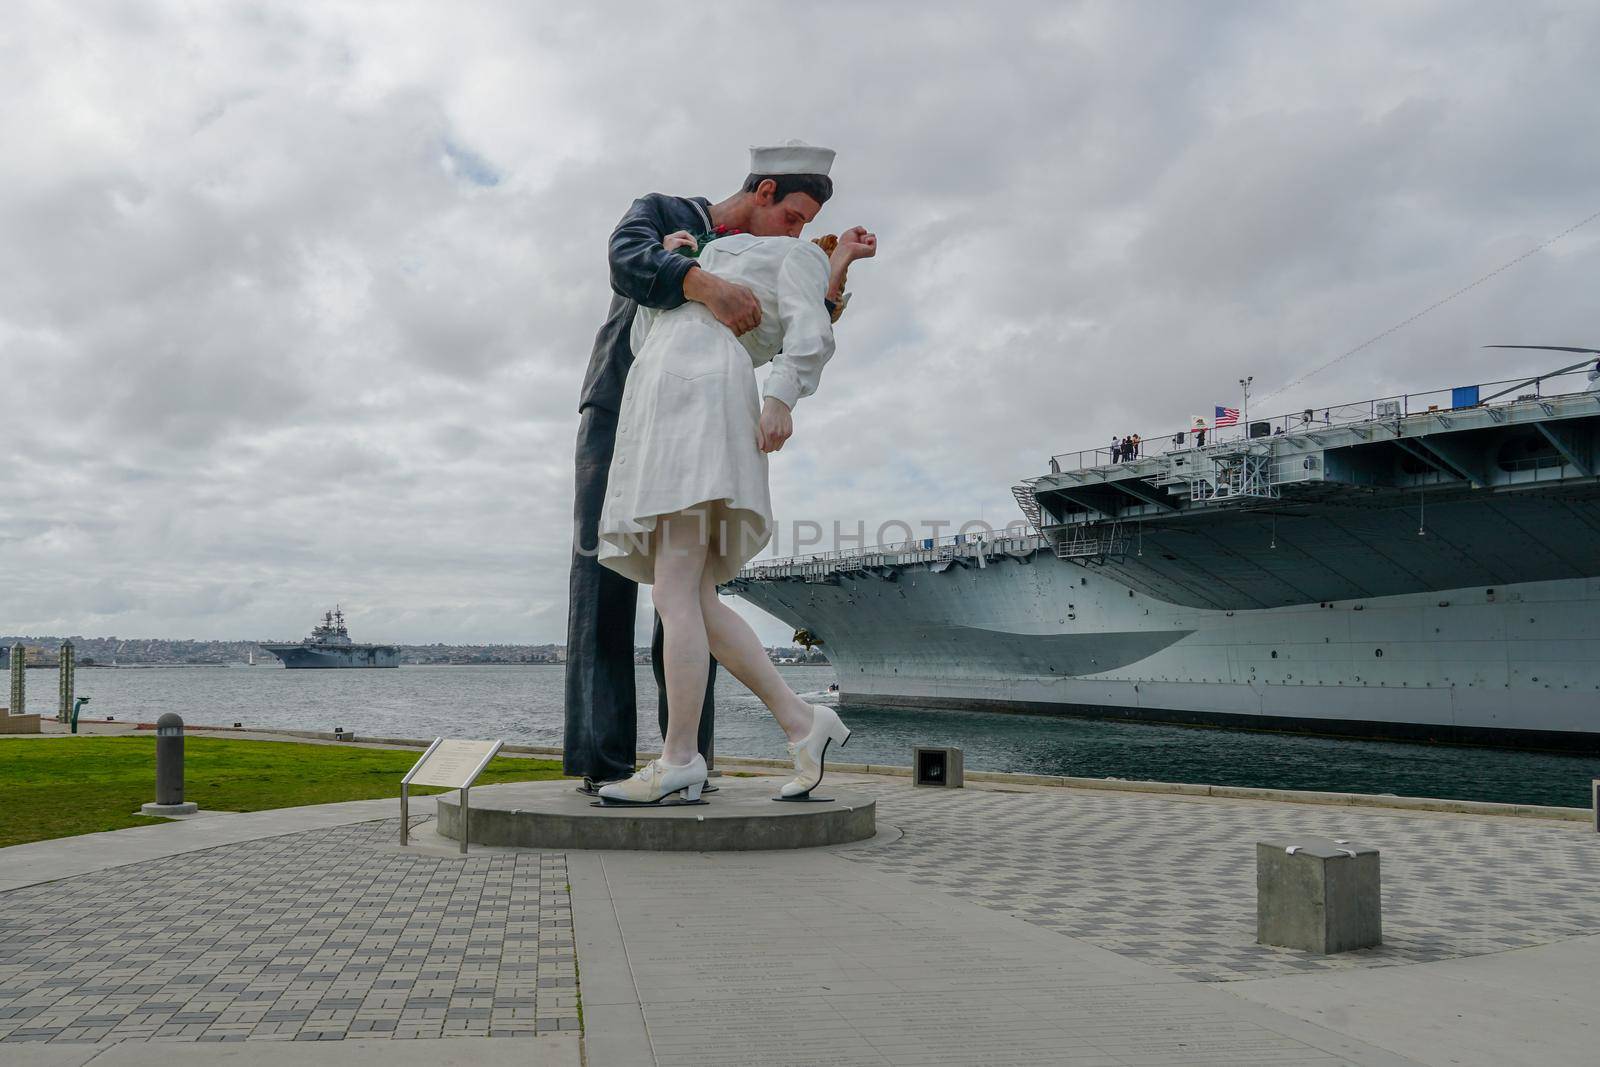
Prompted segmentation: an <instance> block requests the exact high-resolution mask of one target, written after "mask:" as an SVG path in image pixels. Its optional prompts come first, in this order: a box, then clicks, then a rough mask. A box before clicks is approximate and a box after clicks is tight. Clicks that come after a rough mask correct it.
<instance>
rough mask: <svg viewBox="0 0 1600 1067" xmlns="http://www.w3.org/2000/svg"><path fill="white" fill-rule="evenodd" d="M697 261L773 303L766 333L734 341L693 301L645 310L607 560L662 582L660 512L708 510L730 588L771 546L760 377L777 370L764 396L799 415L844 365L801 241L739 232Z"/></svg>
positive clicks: (821, 273) (764, 308) (715, 559)
mask: <svg viewBox="0 0 1600 1067" xmlns="http://www.w3.org/2000/svg"><path fill="white" fill-rule="evenodd" d="M697 262H698V263H699V265H700V268H701V269H702V270H706V271H709V272H710V273H712V274H715V275H716V276H717V277H719V278H723V279H726V280H727V281H731V282H737V283H739V284H740V285H744V286H746V287H748V288H749V289H750V291H751V292H753V293H754V294H755V296H756V299H757V300H759V301H760V302H761V325H760V326H758V327H756V328H755V329H754V330H751V331H749V332H748V333H746V334H744V335H743V336H742V337H735V336H734V335H733V331H732V330H730V329H728V328H727V327H726V326H724V325H722V324H721V323H720V322H718V321H717V320H716V318H715V316H713V315H712V314H711V312H710V311H708V310H707V309H706V308H705V306H704V305H702V304H697V303H693V302H689V303H685V304H683V305H682V306H680V307H676V308H672V309H671V310H667V311H659V310H654V309H651V308H643V307H641V308H640V309H639V311H638V315H637V316H636V317H635V319H634V323H633V337H632V343H633V352H634V362H633V366H632V368H631V369H630V370H629V371H628V381H627V386H626V388H624V390H623V394H622V411H621V414H620V415H619V416H618V420H617V444H616V451H615V452H614V453H613V454H612V457H611V471H610V475H609V476H608V478H607V482H606V501H605V506H604V508H603V509H602V511H601V514H600V531H599V532H600V553H599V559H600V563H601V564H602V565H603V566H606V567H609V568H611V569H612V570H614V571H616V572H617V573H619V574H622V575H624V576H626V577H628V578H631V579H632V580H633V581H635V582H639V583H641V584H645V585H649V584H652V583H654V581H655V556H654V544H653V537H652V534H653V532H654V530H655V527H656V521H657V519H658V518H659V517H660V516H662V515H669V514H672V513H673V512H677V511H682V510H684V509H685V508H692V507H694V506H695V505H698V504H705V505H708V506H707V508H706V509H705V510H706V514H707V516H708V521H707V531H706V532H707V536H710V537H713V538H715V540H714V542H713V543H714V544H715V545H716V547H717V549H718V550H717V551H715V552H713V553H712V554H711V557H710V559H709V561H708V564H707V567H708V570H709V571H710V573H711V575H712V577H713V578H714V579H715V580H716V582H717V583H718V584H721V583H723V582H726V581H728V580H729V579H731V578H733V577H734V576H735V575H736V574H738V573H739V569H740V568H741V567H743V566H744V565H745V564H746V563H748V562H749V561H750V560H751V559H752V558H754V556H755V555H756V553H758V552H760V551H761V549H762V548H764V547H765V546H766V544H767V542H768V541H770V540H771V539H772V502H771V498H770V496H769V494H768V492H767V457H766V455H765V454H764V453H762V452H761V451H760V450H759V449H758V448H757V446H756V430H757V424H758V423H759V420H760V414H761V401H760V397H758V396H757V392H756V378H755V368H757V367H760V366H763V365H765V364H767V363H769V362H770V363H771V364H772V370H771V372H770V374H769V376H768V378H767V382H766V387H765V389H764V390H763V392H764V393H765V395H767V396H771V397H776V398H777V399H778V400H781V401H782V402H783V403H785V404H786V405H788V406H789V407H790V408H791V409H792V408H793V407H794V405H795V402H796V401H798V400H799V399H800V398H801V397H803V396H810V395H811V394H812V393H813V392H815V391H816V388H817V383H818V382H819V381H820V379H821V377H822V368H823V365H824V364H826V363H827V361H828V359H829V357H830V356H832V355H833V325H832V323H831V322H830V321H829V318H828V311H827V308H826V307H825V306H824V304H823V298H824V297H825V296H826V294H827V288H828V257H827V254H826V253H824V252H823V251H822V249H821V248H818V247H817V246H816V245H814V244H812V243H811V242H810V241H803V240H800V239H798V238H794V237H753V236H751V235H749V234H734V235H733V236H730V237H722V238H719V239H717V240H716V241H713V242H711V243H710V244H708V245H707V246H706V247H705V248H704V249H703V250H702V251H701V253H700V257H699V259H698V261H697Z"/></svg>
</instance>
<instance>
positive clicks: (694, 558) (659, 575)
mask: <svg viewBox="0 0 1600 1067" xmlns="http://www.w3.org/2000/svg"><path fill="white" fill-rule="evenodd" d="M654 537H655V572H656V574H655V577H656V580H655V586H654V587H653V589H652V592H653V594H654V597H655V607H656V612H657V613H658V614H659V615H660V616H661V628H662V650H661V664H662V668H663V670H664V671H665V673H666V693H667V735H666V738H665V740H664V741H663V742H662V746H661V758H662V760H663V761H664V762H666V763H670V764H673V765H674V766H682V765H684V764H686V763H691V762H693V761H694V758H695V754H696V752H697V746H696V740H697V735H698V733H699V729H700V706H701V703H702V702H703V701H704V699H705V691H706V679H707V676H708V674H709V669H708V668H709V666H710V661H711V653H710V651H709V649H708V647H707V641H706V622H705V616H704V615H703V614H702V613H701V610H700V584H701V578H702V577H703V576H704V574H705V569H706V553H707V552H708V551H709V546H708V543H707V542H708V538H707V536H706V520H705V517H704V515H703V514H702V513H701V512H699V511H698V510H696V509H690V510H687V511H680V512H677V513H675V514H672V515H666V516H663V517H662V518H661V521H660V522H659V523H658V524H657V526H656V532H655V535H654Z"/></svg>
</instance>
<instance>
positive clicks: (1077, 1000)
mask: <svg viewBox="0 0 1600 1067" xmlns="http://www.w3.org/2000/svg"><path fill="white" fill-rule="evenodd" d="M837 777H839V778H840V779H842V780H844V779H848V780H850V781H851V782H852V788H855V789H865V790H868V791H871V792H873V793H874V795H876V796H877V797H878V802H879V824H880V830H881V831H882V832H881V833H880V835H879V837H878V838H877V839H876V840H874V841H870V842H863V843H861V844H859V845H854V846H844V847H841V848H836V849H823V850H810V851H804V852H768V853H721V854H696V853H678V854H645V853H615V852H588V851H580V850H572V851H568V852H566V853H564V854H563V853H539V852H526V851H518V850H510V849H479V848H475V849H474V850H473V853H472V855H470V856H469V857H467V858H466V859H462V858H460V857H459V856H457V855H456V854H455V853H454V851H453V848H454V846H453V843H444V842H441V841H439V840H438V839H437V837H436V835H434V834H433V833H432V831H431V829H430V826H429V824H428V822H427V820H428V817H429V816H430V814H431V812H432V804H431V801H429V800H427V799H423V800H419V801H417V802H415V805H414V808H413V812H414V814H417V815H419V816H420V817H421V818H420V819H419V822H420V823H421V825H419V826H418V828H417V830H416V832H415V833H416V836H415V840H416V844H415V845H414V846H413V847H411V848H409V849H407V850H401V849H399V847H398V846H397V845H396V844H395V843H394V837H395V831H396V830H397V828H398V827H397V824H396V823H395V821H394V820H395V816H396V806H397V805H396V803H395V801H392V800H380V801H361V802H355V803H350V804H334V805H323V806H317V807H308V808H298V809H287V810H282V811H276V812H258V813H252V814H241V815H215V816H212V817H209V818H201V819H192V820H187V821H184V822H180V823H173V824H169V825H161V826H148V827H136V828H132V829H128V830H120V831H116V832H113V833H107V834H94V835H88V836H85V837H81V838H71V839H66V840H61V841H52V842H40V843H36V844H30V845H21V846H17V847H14V848H10V849H4V850H0V1062H3V1063H5V1064H7V1065H8V1067H9V1065H10V1064H22V1065H33V1064H39V1065H48V1064H63V1065H69V1064H83V1063H90V1062H92V1063H95V1064H97V1065H107V1064H109V1065H120V1064H163V1065H164V1064H173V1063H175V1064H180V1065H181V1064H185V1063H196V1064H198V1063H202V1062H204V1063H213V1062H221V1063H238V1064H254V1063H280V1062H284V1059H285V1054H286V1053H287V1051H288V1050H285V1049H283V1048H281V1046H279V1045H278V1044H277V1042H279V1041H283V1040H294V1041H296V1047H295V1049H294V1050H293V1058H294V1059H295V1060H297V1061H303V1062H304V1063H306V1064H309V1065H312V1067H315V1065H319V1064H324V1063H327V1064H334V1063H340V1064H342V1063H356V1064H359V1063H365V1062H373V1063H377V1062H380V1061H381V1062H383V1063H384V1064H386V1065H390V1067H407V1065H409V1064H411V1063H422V1062H424V1061H425V1062H427V1063H429V1064H440V1063H444V1064H450V1063H457V1062H460V1063H468V1062H470V1063H486V1064H498V1063H510V1062H513V1060H514V1061H515V1062H517V1063H519V1064H577V1063H579V1062H580V1055H582V1056H583V1057H584V1059H583V1062H585V1063H586V1064H587V1065H588V1067H607V1065H611V1064H629V1065H631V1064H650V1063H655V1064H663V1065H666V1064H687V1063H694V1064H707V1065H716V1064H740V1065H743V1064H762V1063H772V1064H779V1063H782V1064H799V1063H805V1064H907V1065H911V1064H937V1063H951V1064H967V1063H1038V1064H1080V1065H1092V1064H1107V1065H1109V1064H1193V1063H1201V1064H1204V1063H1213V1064H1239V1063H1263V1064H1324V1063H1352V1064H1413V1063H1422V1064H1440V1065H1444V1064H1485V1065H1488V1064H1518V1063H1527V1064H1535V1063H1537V1064H1562V1063H1587V1062H1592V1056H1591V1054H1592V1050H1593V1047H1594V1044H1595V1042H1594V1037H1595V1036H1596V1035H1595V1034H1594V1029H1593V1024H1592V1023H1591V1022H1590V1016H1591V1014H1592V1006H1591V1005H1590V1003H1589V999H1590V998H1589V997H1588V988H1589V986H1590V985H1591V984H1592V982H1591V981H1590V978H1591V977H1592V975H1593V974H1595V973H1600V905H1596V904H1595V903H1594V894H1593V893H1592V892H1586V891H1584V890H1585V887H1591V886H1593V885H1594V884H1596V880H1597V879H1600V835H1596V834H1594V833H1593V831H1592V829H1589V828H1587V827H1585V826H1583V825H1581V824H1574V823H1565V824H1563V823H1551V822H1549V821H1547V820H1546V821H1540V820H1533V819H1516V818H1491V817H1486V816H1467V815H1440V814H1435V813H1424V812H1394V811H1388V812H1374V811H1358V810H1351V809H1348V808H1340V809H1331V808H1320V807H1315V806H1310V805H1305V804H1278V803H1267V802H1259V801H1244V800H1223V799H1217V798H1211V797H1186V796H1170V797H1169V796H1155V795H1137V794H1123V793H1108V792H1103V791H1102V792H1095V791H1089V790H1072V789H1032V790H1024V791H1015V790H1002V789H975V788H969V789H967V790H959V791H949V792H943V791H928V790H913V789H912V788H911V787H910V786H909V785H907V784H906V783H905V782H904V780H896V779H889V778H882V777H872V776H843V775H840V776H837ZM498 788H501V787H496V786H486V787H481V788H480V789H478V790H474V796H475V797H477V796H479V795H482V794H487V793H490V792H491V791H492V790H495V789H498ZM1286 828H1288V829H1297V830H1299V831H1301V832H1308V833H1327V834H1338V835H1339V836H1345V837H1350V838H1353V839H1359V840H1361V841H1363V842H1368V843H1375V844H1378V845H1379V846H1380V847H1381V848H1382V849H1383V850H1384V878H1385V883H1384V890H1385V932H1386V935H1388V937H1389V939H1390V944H1389V945H1386V946H1385V947H1384V948H1383V949H1379V950H1374V951H1371V952H1366V953H1356V954H1347V955H1346V956H1342V957H1336V958H1333V959H1322V958H1313V957H1308V956H1306V955H1304V954H1300V953H1292V952H1286V951H1282V950H1276V949H1265V948H1262V947H1261V946H1256V945H1254V943H1253V935H1252V932H1251V924H1252V922H1253V914H1254V899H1253V882H1252V881H1250V872H1251V871H1253V863H1254V858H1253V857H1254V852H1253V841H1254V837H1255V836H1257V835H1259V834H1262V833H1276V832H1281V831H1282V830H1284V829H1286ZM569 886H570V892H569ZM580 978H581V980H579V981H578V983H577V987H576V988H574V986H573V980H574V979H580ZM578 994H581V1001H582V1009H581V1010H582V1017H583V1023H584V1027H585V1029H584V1032H583V1035H582V1044H581V1046H580V1040H579V1035H578V1033H577V1031H576V1029H575V1028H572V1029H569V1028H566V1026H567V1022H568V1020H570V1021H571V1023H573V1024H576V1015H577V1011H578V1003H577V1001H578ZM380 1034H381V1035H383V1036H381V1037H380V1036H379V1035H380ZM496 1034H499V1035H502V1036H493V1035H496ZM401 1037H411V1038H413V1039H421V1040H396V1039H397V1038H401ZM430 1038H432V1039H433V1040H429V1039H430Z"/></svg>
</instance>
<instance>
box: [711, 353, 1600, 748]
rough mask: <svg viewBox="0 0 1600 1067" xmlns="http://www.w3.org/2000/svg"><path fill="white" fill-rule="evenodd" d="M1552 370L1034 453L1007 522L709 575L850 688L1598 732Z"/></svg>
mask: <svg viewBox="0 0 1600 1067" xmlns="http://www.w3.org/2000/svg"><path fill="white" fill-rule="evenodd" d="M1506 347H1512V346H1506ZM1515 347H1543V346H1515ZM1561 350H1562V351H1574V352H1593V351H1595V350H1593V349H1581V348H1577V349H1561ZM1589 359H1590V360H1592V359H1593V356H1590V357H1589ZM1588 365H1589V363H1588V362H1587V361H1586V363H1585V364H1580V365H1579V366H1588ZM1576 374H1577V368H1575V367H1569V368H1564V369H1563V370H1562V371H1558V372H1554V373H1552V374H1550V375H1546V376H1543V377H1541V378H1534V379H1528V380H1525V381H1521V382H1504V383H1494V384H1492V385H1489V386H1470V387H1466V388H1460V389H1454V390H1447V391H1443V392H1441V393H1437V394H1418V395H1413V396H1400V397H1390V398H1386V399H1382V400H1372V401H1363V402H1361V403H1359V404H1352V405H1343V406H1340V407H1333V408H1319V409H1315V410H1306V411H1301V412H1297V413H1295V414H1293V415H1290V416H1285V417H1281V418H1276V419H1269V420H1265V421H1260V422H1250V421H1249V420H1246V421H1245V424H1244V425H1241V426H1240V427H1239V429H1238V430H1237V431H1232V432H1233V433H1236V434H1237V436H1236V437H1235V438H1234V439H1231V440H1217V439H1216V438H1215V436H1214V435H1215V430H1213V439H1212V440H1210V441H1207V442H1205V443H1204V444H1200V443H1197V442H1196V441H1195V439H1194V435H1193V434H1192V433H1190V434H1189V435H1188V436H1187V439H1184V437H1185V435H1182V434H1180V435H1177V436H1176V437H1163V439H1162V444H1161V446H1160V447H1159V448H1152V447H1151V446H1152V445H1153V444H1154V442H1152V441H1150V440H1148V439H1147V440H1146V441H1145V442H1144V445H1145V448H1146V453H1147V454H1144V455H1140V456H1137V457H1136V458H1133V459H1131V460H1123V459H1120V458H1116V457H1113V456H1111V455H1110V453H1109V452H1108V450H1105V449H1101V450H1100V451H1099V452H1098V453H1095V452H1080V453H1072V454H1065V455H1060V456H1055V457H1052V459H1051V463H1050V468H1051V469H1050V472H1049V473H1047V474H1042V475H1039V476H1038V477H1034V478H1029V479H1027V480H1026V481H1024V482H1023V483H1021V484H1019V485H1017V486H1016V487H1014V489H1013V493H1014V495H1015V496H1016V498H1017V500H1018V502H1019V504H1020V505H1021V508H1022V511H1023V513H1024V515H1025V516H1026V522H1018V523H1017V524H1015V525H1014V526H1013V527H1011V528H1008V530H1007V531H1005V532H1003V533H995V534H985V535H976V536H975V535H971V534H969V535H966V536H957V537H954V538H947V539H941V540H938V541H933V540H925V541H916V542H908V543H900V544H890V545H882V546H879V547H876V548H870V549H865V550H860V549H858V550H854V551H835V552H826V553H818V554H815V555H808V556H803V557H796V558H792V559H783V560H771V561H760V562H757V563H755V564H753V565H751V566H749V567H747V568H746V569H745V570H744V571H742V572H741V573H740V574H739V576H738V577H737V578H736V579H735V580H734V581H733V582H731V583H730V586H729V591H731V592H733V593H735V594H737V595H739V596H741V597H743V598H745V599H746V600H748V601H750V602H751V603H753V604H755V605H757V606H759V607H761V608H763V609H765V610H766V611H768V612H770V613H772V614H773V615H776V616H777V617H778V618H780V619H783V620H785V621H786V622H788V623H790V624H791V625H794V626H796V627H803V628H804V629H805V630H808V631H809V632H810V635H811V636H812V637H814V638H815V639H816V640H817V641H818V642H819V643H820V644H821V647H822V649H823V651H825V652H826V653H827V655H828V657H829V659H830V661H831V662H832V663H833V665H834V667H835V669H836V670H837V672H838V677H839V689H840V700H841V703H843V704H846V705H849V704H866V705H880V706H881V705H890V706H908V707H919V708H979V709H982V708H988V709H998V710H1020V711H1034V712H1040V711H1043V712H1059V713H1066V714H1078V715H1090V716H1099V717H1111V718H1123V719H1139V720H1149V721H1157V722H1168V723H1192V724H1211V725H1222V726H1239V727H1247V728H1252V729H1265V730H1282V731H1295V732H1306V733H1325V734H1340V735H1352V736H1363V737H1399V738H1409V739H1415V740H1428V741H1441V742H1457V743H1480V744H1495V745H1511V746H1519V747H1522V746H1525V747H1541V748H1566V749H1580V750H1589V751H1595V750H1600V478H1597V475H1600V448H1597V437H1600V369H1595V370H1591V371H1590V372H1589V375H1588V386H1587V388H1585V387H1584V385H1583V383H1582V381H1581V379H1579V378H1577V377H1576ZM1564 383H1570V384H1564ZM1563 388H1566V389H1568V390H1573V391H1567V392H1562V391H1561V390H1562V389H1563ZM800 636H804V635H799V634H797V637H800Z"/></svg>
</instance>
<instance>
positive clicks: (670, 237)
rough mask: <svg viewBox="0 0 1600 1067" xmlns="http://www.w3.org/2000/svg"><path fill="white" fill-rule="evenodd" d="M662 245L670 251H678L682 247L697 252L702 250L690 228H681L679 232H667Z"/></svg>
mask: <svg viewBox="0 0 1600 1067" xmlns="http://www.w3.org/2000/svg"><path fill="white" fill-rule="evenodd" d="M661 247H662V248H664V249H666V250H667V251H668V252H676V251H677V250H678V249H680V248H689V249H693V250H694V251H696V252H698V251H700V246H699V245H698V244H696V243H695V240H694V235H693V234H691V233H690V232H689V231H688V230H679V231H678V232H677V233H669V234H667V235H666V236H665V237H663V238H662V239H661Z"/></svg>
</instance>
